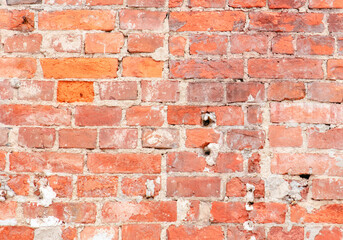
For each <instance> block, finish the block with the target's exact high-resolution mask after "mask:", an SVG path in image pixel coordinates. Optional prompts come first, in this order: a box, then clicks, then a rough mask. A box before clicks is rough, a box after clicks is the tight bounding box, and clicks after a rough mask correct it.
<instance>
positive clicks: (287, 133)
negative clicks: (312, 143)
mask: <svg viewBox="0 0 343 240" xmlns="http://www.w3.org/2000/svg"><path fill="white" fill-rule="evenodd" d="M301 133H302V131H301V127H287V126H269V135H268V138H269V143H270V146H271V147H301V146H302V144H303V137H302V135H301Z"/></svg>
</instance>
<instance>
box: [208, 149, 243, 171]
mask: <svg viewBox="0 0 343 240" xmlns="http://www.w3.org/2000/svg"><path fill="white" fill-rule="evenodd" d="M243 160H244V159H243V156H242V155H241V154H238V153H233V152H228V153H219V154H218V157H217V161H216V165H215V166H214V171H215V172H218V173H234V172H242V171H243Z"/></svg>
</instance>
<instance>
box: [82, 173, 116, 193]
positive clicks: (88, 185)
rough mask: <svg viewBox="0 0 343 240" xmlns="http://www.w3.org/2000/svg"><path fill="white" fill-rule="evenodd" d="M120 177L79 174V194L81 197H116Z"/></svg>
mask: <svg viewBox="0 0 343 240" xmlns="http://www.w3.org/2000/svg"><path fill="white" fill-rule="evenodd" d="M117 188H118V177H113V176H79V177H78V178H77V196H79V197H115V196H116V195H117Z"/></svg>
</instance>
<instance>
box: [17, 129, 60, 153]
mask: <svg viewBox="0 0 343 240" xmlns="http://www.w3.org/2000/svg"><path fill="white" fill-rule="evenodd" d="M55 138H56V133H55V129H52V128H28V127H21V128H19V136H18V144H19V145H21V146H25V147H30V148H52V147H53V146H54V143H55Z"/></svg>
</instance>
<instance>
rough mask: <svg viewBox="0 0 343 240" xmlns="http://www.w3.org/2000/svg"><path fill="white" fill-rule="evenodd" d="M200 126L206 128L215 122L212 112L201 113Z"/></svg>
mask: <svg viewBox="0 0 343 240" xmlns="http://www.w3.org/2000/svg"><path fill="white" fill-rule="evenodd" d="M201 119H202V126H204V127H207V126H210V125H212V124H214V123H215V122H216V115H215V114H214V113H212V112H206V113H203V114H202V116H201Z"/></svg>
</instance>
